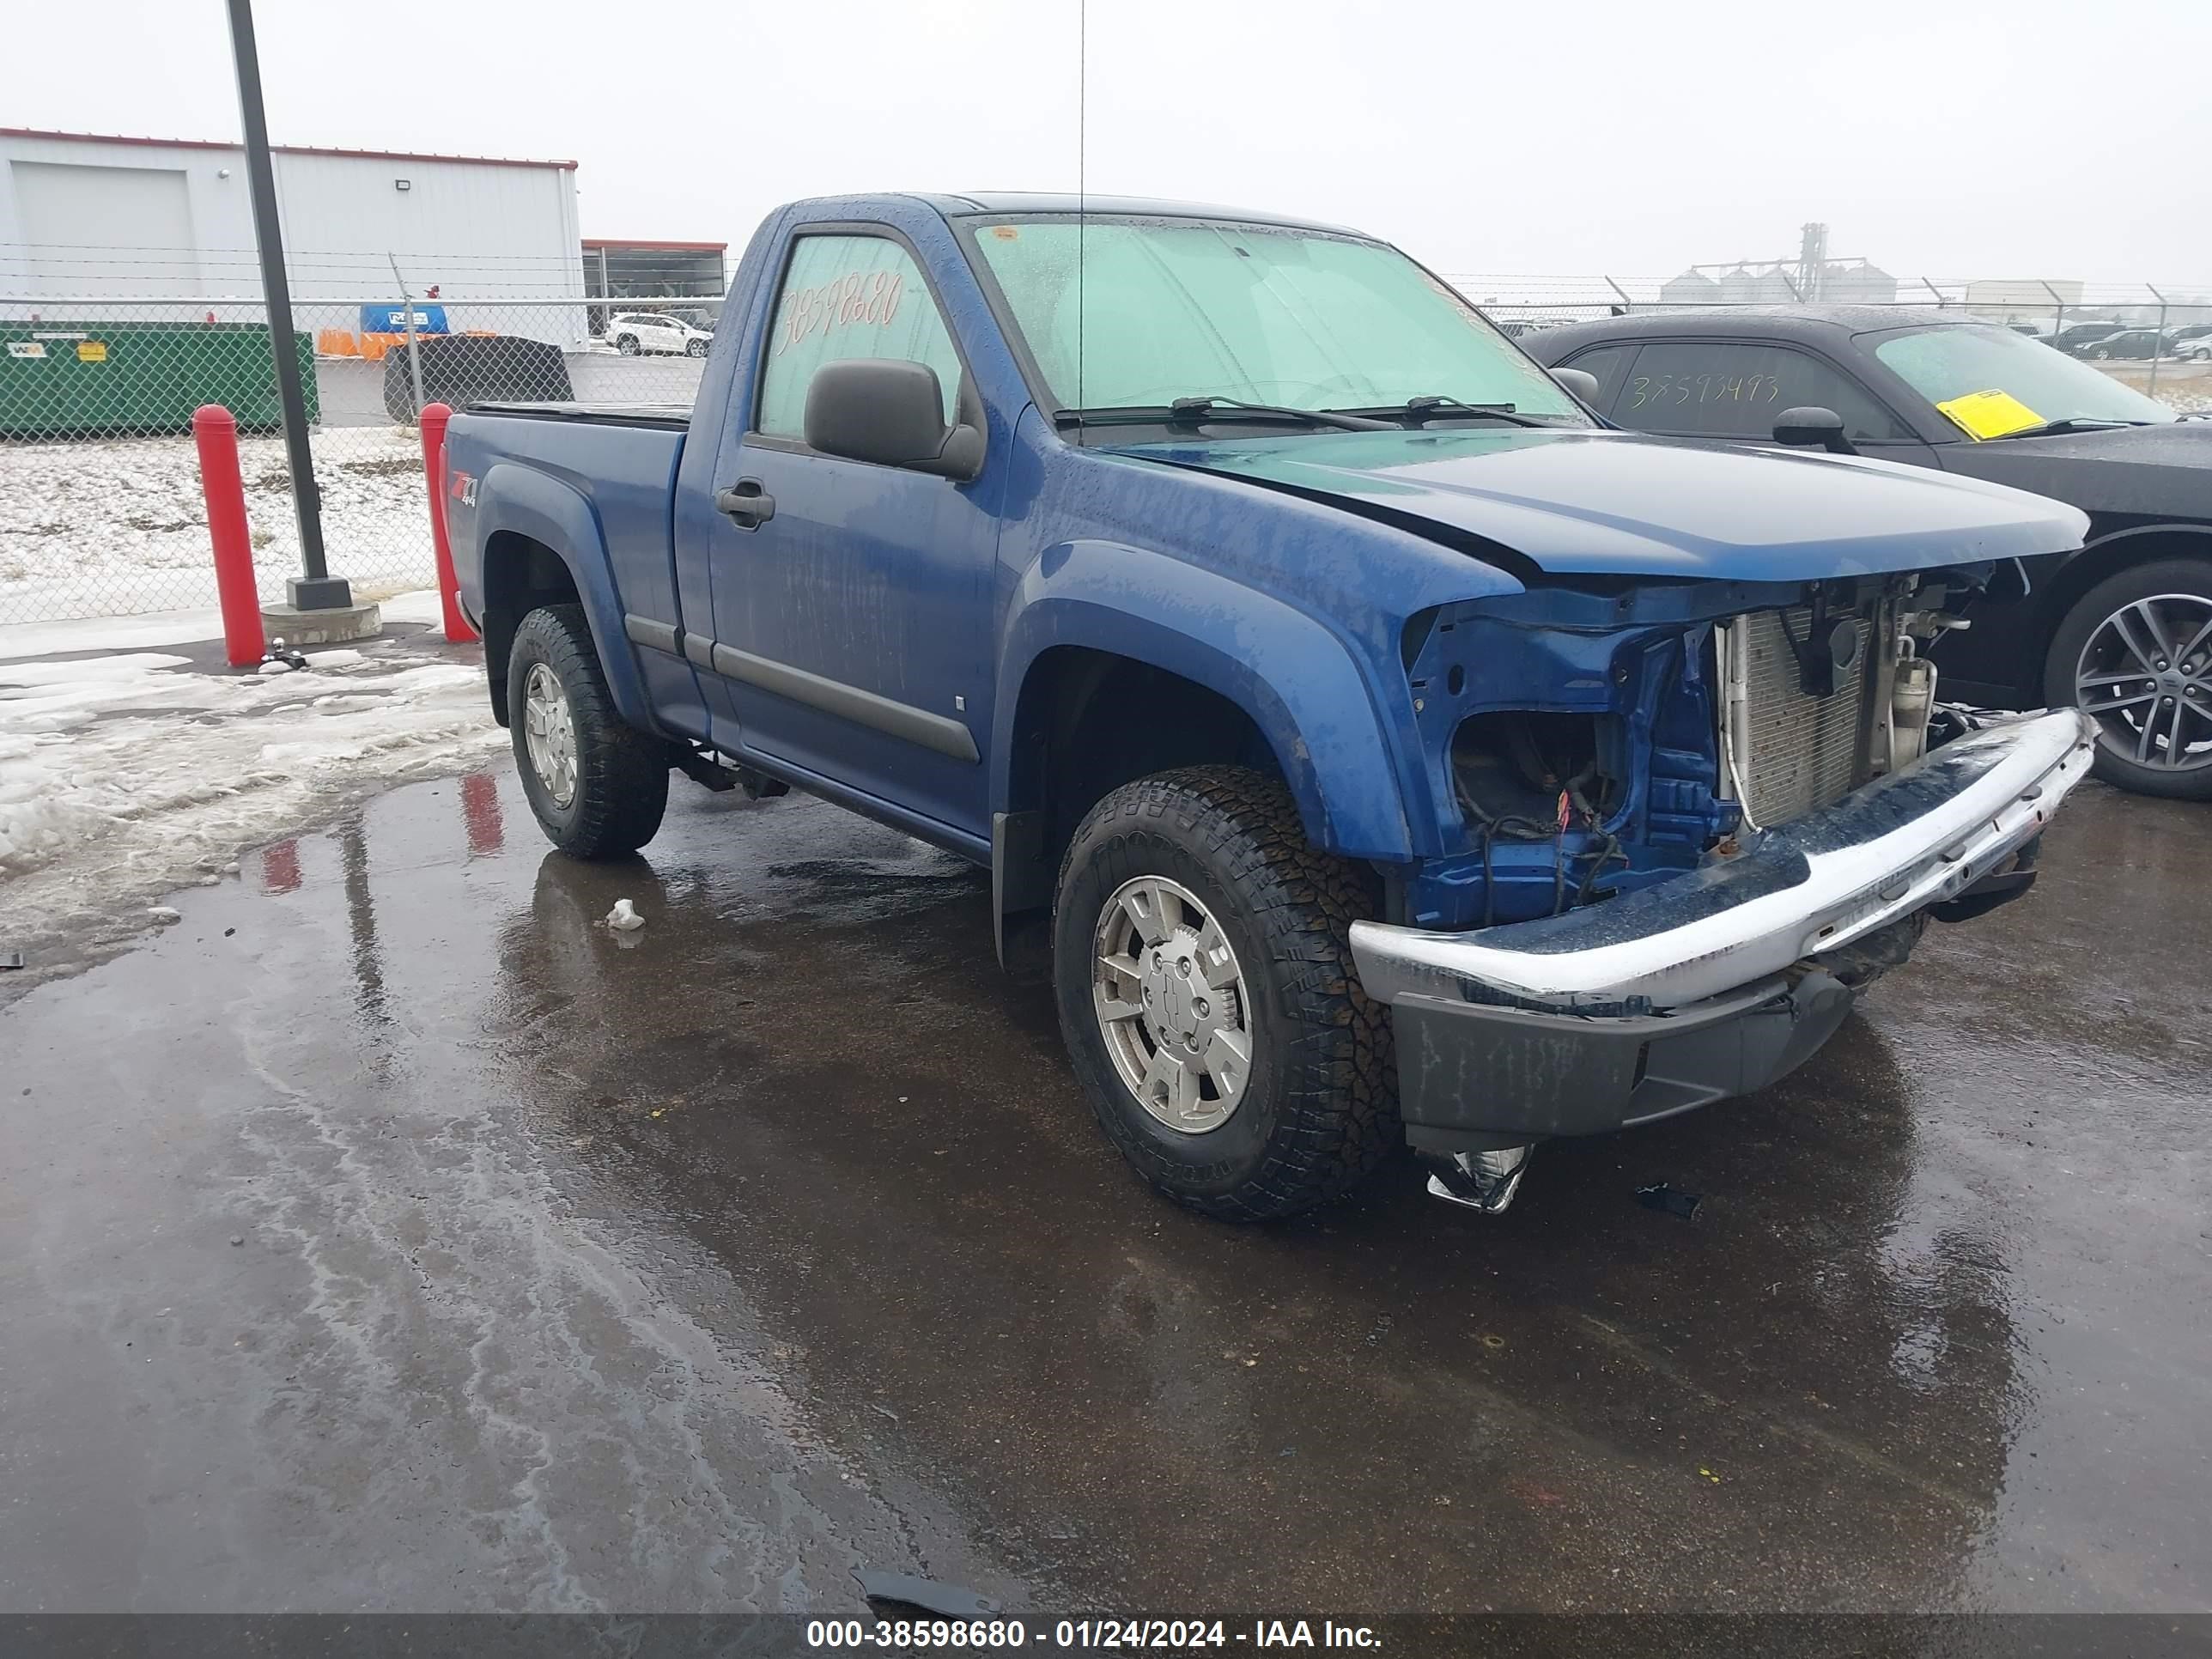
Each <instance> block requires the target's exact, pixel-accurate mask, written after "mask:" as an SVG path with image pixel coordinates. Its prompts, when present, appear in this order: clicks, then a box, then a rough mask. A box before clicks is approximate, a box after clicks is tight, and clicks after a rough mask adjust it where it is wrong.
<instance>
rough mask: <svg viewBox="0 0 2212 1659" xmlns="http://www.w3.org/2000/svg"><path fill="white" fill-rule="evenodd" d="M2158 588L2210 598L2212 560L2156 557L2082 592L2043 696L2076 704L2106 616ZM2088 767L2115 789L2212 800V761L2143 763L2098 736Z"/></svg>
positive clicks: (2049, 666) (2056, 640)
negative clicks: (2082, 671) (2084, 660)
mask: <svg viewBox="0 0 2212 1659" xmlns="http://www.w3.org/2000/svg"><path fill="white" fill-rule="evenodd" d="M2158 593H2195V594H2202V595H2203V596H2205V597H2206V598H2208V599H2212V559H2194V558H2181V559H2157V560H2154V561H2153V562H2150V563H2148V564H2138V565H2133V566H2130V568H2127V569H2125V570H2123V571H2120V572H2118V574H2114V575H2111V576H2107V577H2106V579H2105V580H2103V581H2100V582H2099V583H2098V584H2097V585H2096V586H2094V587H2093V588H2091V589H2090V590H2089V591H2088V592H2087V593H2084V594H2083V595H2082V596H2081V599H2079V600H2077V601H2076V602H2075V605H2074V608H2073V609H2072V610H2071V611H2068V612H2067V613H2066V617H2065V620H2064V621H2063V622H2061V623H2059V624H2058V631H2057V634H2055V635H2052V637H2051V649H2050V651H2049V653H2047V654H2046V655H2045V658H2044V662H2043V700H2044V702H2045V703H2046V704H2048V705H2049V706H2050V707H2051V708H2073V707H2075V690H2074V672H2075V667H2076V666H2077V665H2079V663H2080V662H2081V651H2082V647H2085V646H2087V644H2088V643H2089V637H2090V635H2093V634H2094V633H2095V632H2096V631H2097V629H2099V628H2100V627H2101V626H2102V625H2103V623H2104V622H2105V619H2106V617H2110V616H2112V614H2113V613H2114V612H2116V611H2118V610H2120V609H2121V608H2122V607H2123V606H2124V605H2129V604H2130V603H2131V602H2133V601H2134V600H2136V599H2148V598H2149V597H2151V596H2152V595H2154V594H2158ZM2090 769H2091V770H2092V771H2093V772H2095V774H2096V775H2098V776H2099V777H2100V778H2102V779H2103V780H2104V781H2106V783H2109V784H2111V785H2112V787H2114V788H2115V789H2124V790H2127V791H2128V792H2129V793H2131V794H2137V795H2159V796H2163V797H2164V798H2166V799H2168V800H2212V766H2207V767H2199V768H2198V769H2196V770H2194V771H2182V770H2179V769H2173V768H2171V767H2164V766H2144V765H2142V764H2140V763H2138V762H2136V760H2135V758H2134V757H2131V756H2128V755H2121V754H2117V753H2115V752H2114V751H2113V750H2112V747H2111V746H2110V745H2109V744H2106V743H2105V742H2103V741H2102V740H2100V741H2099V743H2098V744H2097V755H2096V758H2095V760H2094V761H2093V763H2091V768H2090Z"/></svg>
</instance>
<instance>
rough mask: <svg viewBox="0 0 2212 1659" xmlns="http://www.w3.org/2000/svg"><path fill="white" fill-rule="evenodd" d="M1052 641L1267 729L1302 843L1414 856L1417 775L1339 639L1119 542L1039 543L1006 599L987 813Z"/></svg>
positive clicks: (1269, 603)
mask: <svg viewBox="0 0 2212 1659" xmlns="http://www.w3.org/2000/svg"><path fill="white" fill-rule="evenodd" d="M1055 646H1080V647H1087V648H1089V649H1091V650H1096V651H1103V652H1108V653H1112V654H1114V655H1116V656H1121V657H1127V658H1130V659H1133V660H1135V661H1138V662H1142V663H1146V664H1148V665H1152V667H1155V668H1158V669H1160V670H1163V671H1165V672H1168V673H1171V674H1178V675H1181V676H1182V678H1185V679H1188V680H1190V681H1192V682H1194V684H1199V685H1202V686H1204V687H1206V689H1207V690H1211V691H1214V692H1217V693H1218V694H1219V695H1220V696H1224V697H1225V698H1227V699H1228V700H1229V701H1230V702H1232V703H1234V704H1236V705H1237V707H1238V708H1241V709H1243V711H1244V712H1245V714H1248V715H1249V716H1250V717H1251V719H1252V721H1253V723H1254V724H1255V726H1258V727H1259V729H1260V732H1261V736H1262V737H1264V738H1266V739H1267V744H1268V747H1269V748H1270V749H1271V750H1273V753H1274V756H1275V759H1276V763H1277V764H1278V765H1279V766H1280V768H1281V769H1282V773H1283V777H1284V781H1285V782H1286V783H1287V784H1288V785H1289V786H1290V790H1291V797H1292V799H1294V800H1295V801H1296V802H1297V808H1298V815H1299V817H1300V818H1301V820H1302V821H1303V822H1304V827H1305V832H1306V836H1307V838H1308V839H1309V840H1310V841H1311V842H1313V843H1314V845H1316V847H1321V848H1326V849H1328V851H1330V852H1333V853H1337V854H1342V855H1344V856H1346V857H1351V858H1364V859H1373V860H1379V861H1382V862H1384V863H1403V862H1406V861H1407V860H1411V859H1412V858H1413V856H1414V854H1413V840H1412V836H1411V835H1410V833H1409V832H1408V829H1407V800H1406V798H1405V792H1406V790H1407V787H1414V788H1417V789H1419V790H1421V791H1423V792H1424V793H1425V790H1426V783H1425V777H1424V780H1423V781H1417V782H1415V783H1413V784H1412V785H1410V786H1409V785H1408V784H1407V782H1406V781H1404V780H1403V779H1402V778H1401V769H1400V767H1399V765H1398V760H1399V744H1398V743H1397V742H1395V741H1394V740H1393V736H1392V726H1391V723H1390V722H1389V721H1387V720H1385V719H1384V718H1383V714H1382V713H1381V711H1380V710H1379V709H1378V708H1377V703H1376V694H1375V692H1374V690H1373V689H1372V688H1370V685H1369V684H1368V683H1367V681H1366V679H1365V678H1364V677H1363V676H1362V674H1361V672H1360V670H1359V665H1358V662H1357V661H1356V660H1355V659H1354V657H1353V654H1352V651H1351V649H1350V648H1349V647H1348V646H1347V645H1346V642H1345V641H1343V640H1341V639H1340V638H1339V637H1338V636H1337V635H1334V634H1333V633H1331V632H1330V631H1329V630H1328V629H1327V628H1326V627H1324V626H1323V625H1322V623H1320V622H1318V621H1316V619H1315V618H1313V617H1310V616H1307V615H1306V614H1305V613H1304V612H1303V611H1298V610H1297V609H1295V608H1294V607H1292V606H1291V605H1286V604H1285V603H1284V602H1283V601H1282V600H1280V599H1275V598H1273V597H1272V596H1271V595H1268V594H1267V593H1264V592H1260V591H1258V590H1256V589H1255V588H1252V587H1250V586H1246V585H1244V584H1243V583H1241V582H1238V581H1235V580H1231V579H1230V578H1228V577H1226V576H1222V575H1218V574H1215V573H1213V572H1212V571H1208V570H1204V569H1201V568H1198V567H1196V566H1194V565H1190V564H1186V563H1184V562H1182V561H1181V560H1178V559H1174V558H1170V557H1169V556H1167V555H1165V554H1161V553H1154V552H1148V551H1146V550H1144V549H1141V548H1135V547H1130V546H1127V545H1126V544H1119V543H1110V542H1103V541H1089V540H1085V541H1075V542H1067V543H1063V544H1060V545H1058V546H1055V547H1053V548H1050V549H1048V550H1046V551H1045V553H1044V555H1043V556H1042V557H1041V558H1039V559H1038V560H1037V561H1036V563H1034V564H1032V565H1031V566H1030V568H1029V569H1028V570H1027V571H1026V572H1025V573H1024V575H1023V578H1022V580H1021V582H1020V583H1019V585H1018V588H1017V590H1016V592H1015V594H1014V596H1013V600H1012V604H1011V605H1009V606H1008V608H1007V614H1006V623H1005V625H1004V627H1003V629H1002V630H1001V634H1000V650H999V677H998V690H997V696H996V698H995V701H994V723H995V726H996V727H997V730H996V733H995V737H994V741H993V743H992V745H991V799H992V800H993V802H994V808H995V809H996V810H1000V811H1004V810H1006V808H1007V805H1008V796H1009V794H1010V792H1011V787H1012V783H1011V771H1012V762H1013V751H1014V741H1013V738H1014V731H1013V723H1014V720H1015V718H1016V713H1017V710H1018V708H1019V706H1020V698H1021V691H1022V686H1023V684H1024V681H1025V680H1026V679H1027V678H1028V676H1029V672H1030V667H1031V665H1033V664H1034V663H1035V662H1036V659H1038V658H1039V657H1040V656H1042V654H1043V653H1045V652H1046V651H1048V650H1050V649H1051V648H1052V647H1055ZM1415 805H1416V806H1417V807H1418V805H1419V803H1416V804H1415Z"/></svg>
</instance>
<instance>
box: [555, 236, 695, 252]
mask: <svg viewBox="0 0 2212 1659" xmlns="http://www.w3.org/2000/svg"><path fill="white" fill-rule="evenodd" d="M584 246H586V247H604V248H610V249H611V248H625V247H640V248H646V249H649V250H651V251H653V252H673V253H727V252H729V251H730V245H729V244H728V243H727V242H645V241H638V240H635V239H633V238H630V237H627V236H586V238H584Z"/></svg>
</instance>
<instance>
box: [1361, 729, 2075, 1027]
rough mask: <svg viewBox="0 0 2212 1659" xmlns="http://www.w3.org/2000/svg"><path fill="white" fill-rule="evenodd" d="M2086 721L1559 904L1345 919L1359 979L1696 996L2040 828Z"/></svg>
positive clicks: (1681, 1004)
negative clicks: (1468, 915)
mask: <svg viewBox="0 0 2212 1659" xmlns="http://www.w3.org/2000/svg"><path fill="white" fill-rule="evenodd" d="M2096 734H2097V727H2096V726H2095V724H2094V722H2093V721H2092V720H2090V719H2089V718H2088V716H2087V715H2085V714H2078V713H2075V711H2073V710H2070V709H2069V710H2066V711H2063V712H2058V713H2051V714H2036V715H2030V716H2028V717H2027V718H2024V719H2019V720H2004V721H2002V723H2000V724H1993V725H1990V726H1985V727H1984V729H1982V730H1979V731H1975V732H1968V733H1967V734H1966V736H1964V737H1961V738H1955V739H1954V740H1953V741H1952V742H1950V743H1948V744H1944V745H1943V746H1942V748H1940V749H1938V750H1935V752H1933V753H1932V754H1930V755H1929V756H1927V757H1925V758H1923V759H1922V760H1920V761H1918V762H1917V763H1914V764H1913V765H1911V766H1909V767H1906V768H1905V769H1904V770H1902V771H1900V772H1898V773H1895V774H1893V775H1891V776H1889V777H1886V778H1880V779H1877V780H1875V781H1874V782H1873V783H1871V784H1869V785H1868V786H1867V787H1864V788H1863V789H1860V790H1857V791H1856V792H1855V793H1852V794H1851V795H1850V796H1848V797H1847V798H1845V799H1843V800H1841V801H1839V802H1838V803H1837V804H1836V805H1833V806H1832V807H1829V808H1827V809H1826V811H1820V812H1817V813H1814V814H1812V815H1811V816H1809V817H1803V818H1800V819H1797V820H1796V822H1794V823H1788V824H1785V825H1784V826H1782V827H1781V828H1779V829H1771V830H1767V831H1765V832H1764V833H1763V834H1761V835H1759V836H1758V838H1757V839H1756V840H1755V842H1753V844H1752V845H1751V846H1750V847H1749V848H1747V849H1746V850H1745V851H1744V852H1742V853H1741V854H1738V855H1737V856H1735V858H1732V859H1729V860H1725V861H1722V862H1717V863H1715V864H1713V865H1711V866H1708V867H1706V868H1705V869H1701V870H1697V871H1692V872H1685V873H1684V874H1683V876H1682V877H1681V878H1680V879H1678V880H1674V881H1669V882H1663V883H1661V884H1658V885H1656V886H1652V887H1646V888H1642V889H1639V890H1637V891H1636V892H1633V893H1630V894H1627V895H1626V896H1623V897H1620V898H1618V899H1615V900H1613V901H1612V902H1608V903H1603V904H1595V905H1589V906H1586V907H1584V908H1582V909H1578V910H1572V911H1570V912H1568V913H1567V914H1565V915H1559V916H1551V917H1547V918H1545V919H1544V920H1542V921H1528V922H1520V923H1516V924H1514V925H1510V926H1507V927H1491V928H1485V929H1483V930H1481V931H1480V932H1477V933H1427V932H1424V931H1422V930H1421V929H1419V928H1413V927H1389V926H1386V925H1384V924H1383V923H1380V922H1371V921H1360V922H1354V923H1353V924H1352V957H1353V958H1354V960H1355V961H1356V962H1357V963H1358V969H1359V978H1360V983H1361V984H1362V985H1363V986H1364V987H1365V989H1366V991H1367V994H1368V995H1370V996H1371V997H1374V998H1376V1000H1380V1001H1384V1002H1389V1003H1391V1004H1394V1005H1395V1004H1399V1003H1401V1002H1402V1001H1404V1000H1407V999H1413V1000H1419V1001H1421V1002H1423V1003H1427V1004H1430V1005H1431V1006H1433V1005H1435V1004H1437V1003H1458V1004H1461V1005H1468V1004H1474V1005H1486V1006H1490V1007H1492V1008H1500V1007H1502V1008H1510V1009H1517V1010H1521V1011H1523V1012H1532V1013H1538V1014H1549V1015H1554V1016H1557V1015H1568V1016H1582V1017H1585V1018H1591V1017H1595V1018H1608V1017H1626V1018H1636V1017H1642V1016H1648V1015H1652V1014H1664V1013H1667V1012H1669V1011H1672V1010H1676V1009H1682V1008H1686V1007H1687V1006H1689V1005H1692V1004H1697V1003H1700V1002H1704V1001H1705V1000H1708V999H1711V998H1714V997H1717V996H1721V995H1723V994H1727V993H1729V992H1732V991H1735V990H1738V989H1740V988H1741V987H1746V986H1748V985H1752V984H1753V983H1755V982H1758V981H1763V980H1766V979H1769V978H1771V977H1772V976H1774V975H1778V974H1781V973H1782V972H1783V971H1784V969H1789V968H1790V967H1791V966H1792V965H1794V964H1795V963H1799V962H1802V961H1803V960H1805V959H1806V958H1807V957H1818V956H1820V954H1821V953H1822V952H1823V951H1833V950H1836V949H1837V948H1838V947H1839V946H1842V945H1848V944H1850V942H1851V941H1852V940H1853V939H1858V938H1860V937H1862V936H1863V935H1864V934H1867V933H1871V932H1873V931H1874V930H1875V928H1878V927H1882V926H1884V925H1885V924H1887V923H1889V922H1892V921H1898V920H1899V919H1900V918H1902V917H1905V916H1907V915H1911V913H1912V912H1914V911H1916V910H1918V909H1921V908H1923V907H1925V906H1927V905H1930V904H1936V903H1940V902H1942V901H1944V900H1946V899H1949V898H1954V897H1956V896H1958V895H1959V894H1960V893H1961V892H1963V891H1965V890H1966V889H1967V888H1969V887H1971V886H1972V885H1973V884H1975V883H1976V882H1977V881H1979V880H1980V879H1981V878H1983V877H1984V876H1986V875H1988V874H1989V873H1990V872H1992V871H1993V870H1995V869H1996V868H1997V867H1998V866H2000V865H2002V863H2003V861H2004V860H2006V859H2008V858H2009V857H2010V856H2011V855H2012V854H2014V853H2015V851H2017V850H2018V849H2019V848H2021V846H2022V845H2023V844H2025V843H2026V842H2028V841H2030V840H2032V839H2033V838H2034V837H2035V836H2038V835H2039V834H2040V833H2041V832H2042V830H2043V827H2044V825H2045V823H2047V822H2048V821H2049V820H2050V817H2051V813H2052V812H2053V811H2056V810H2057V805H2058V803H2059V802H2060V801H2062V800H2063V799H2065V798H2066V795H2067V793H2069V791H2070V790H2072V788H2073V787H2074V786H2075V784H2077V783H2079V782H2081V780H2082V779H2083V778H2084V777H2086V776H2087V775H2088V771H2089V762H2090V759H2091V757H2092V754H2093V750H2094V747H2095V743H2096Z"/></svg>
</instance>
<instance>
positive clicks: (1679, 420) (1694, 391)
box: [1576, 340, 1912, 443]
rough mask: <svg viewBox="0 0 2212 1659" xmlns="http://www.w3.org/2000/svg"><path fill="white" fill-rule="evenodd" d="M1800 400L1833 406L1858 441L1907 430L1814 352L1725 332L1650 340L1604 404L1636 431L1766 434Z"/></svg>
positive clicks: (1703, 435) (1729, 435)
mask: <svg viewBox="0 0 2212 1659" xmlns="http://www.w3.org/2000/svg"><path fill="white" fill-rule="evenodd" d="M1576 366H1577V368H1579V367H1581V365H1580V364H1577V365H1576ZM1804 404H1818V405H1819V406H1820V407H1821V408H1824V409H1832V410H1835V411H1836V413H1837V414H1838V415H1840V416H1843V417H1844V431H1845V432H1846V433H1848V434H1849V435H1850V436H1851V437H1852V438H1853V439H1855V440H1857V441H1861V442H1869V443H1880V442H1881V441H1884V440H1887V439H1896V438H1910V437H1911V435H1912V434H1911V432H1910V431H1909V430H1907V429H1906V428H1905V427H1903V426H1902V425H1900V424H1899V422H1898V421H1897V419H1896V417H1895V416H1893V415H1891V414H1890V412H1889V411H1888V410H1887V409H1884V408H1883V407H1882V406H1881V404H1878V403H1876V402H1875V399H1874V397H1873V395H1872V394H1871V393H1869V392H1867V391H1866V390H1865V389H1864V388H1863V387H1862V386H1859V385H1858V383H1857V381H1855V380H1850V379H1849V378H1848V377H1846V376H1845V375H1844V374H1842V373H1841V372H1840V371H1839V370H1837V369H1835V368H1831V367H1830V366H1829V365H1828V364H1826V363H1824V362H1821V361H1820V359H1819V358H1818V357H1814V356H1811V355H1810V354H1808V353H1807V352H1802V351H1798V350H1796V349H1792V348H1791V347H1789V346H1778V345H1753V344H1749V343H1745V342H1741V341H1733V340H1656V341H1653V342H1651V343H1650V344H1648V345H1646V346H1645V347H1644V352H1643V355H1642V356H1639V357H1638V358H1637V360H1636V372H1635V373H1634V374H1632V375H1630V376H1629V377H1628V380H1627V381H1626V384H1625V385H1623V386H1622V387H1621V388H1620V395H1619V396H1618V397H1616V398H1614V399H1613V408H1612V409H1611V410H1610V411H1608V412H1609V413H1610V414H1611V415H1612V416H1613V419H1614V420H1615V421H1617V422H1620V424H1621V425H1623V426H1626V427H1632V428H1635V429H1636V430H1638V431H1639V432H1665V433H1675V434H1680V435H1683V436H1686V437H1693V438H1750V439H1761V438H1770V437H1771V436H1772V435H1773V432H1774V417H1775V416H1778V415H1779V414H1780V413H1781V412H1782V411H1783V410H1785V409H1796V408H1798V407H1800V406H1802V405H1804Z"/></svg>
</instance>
